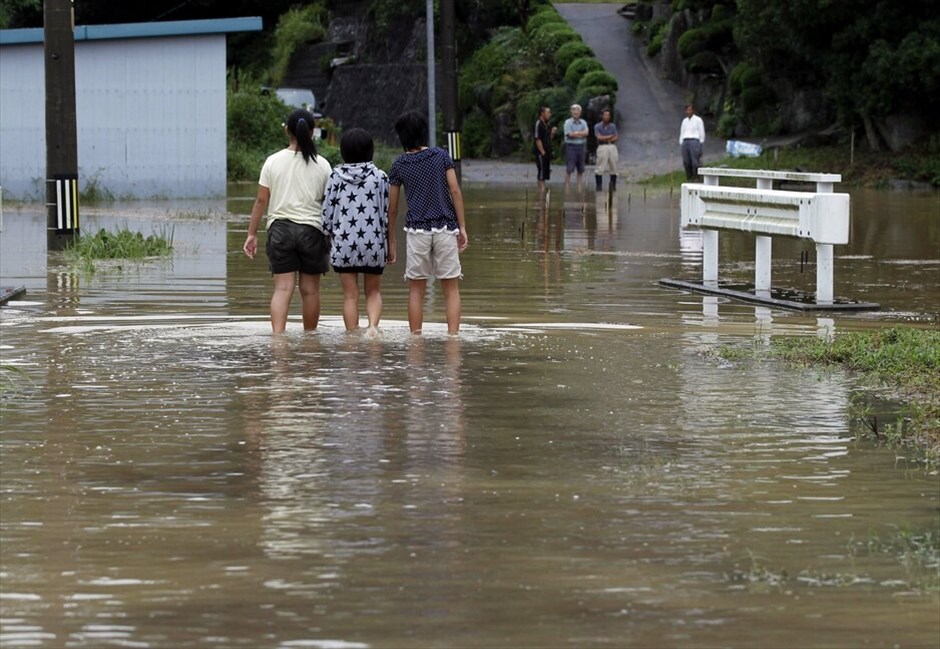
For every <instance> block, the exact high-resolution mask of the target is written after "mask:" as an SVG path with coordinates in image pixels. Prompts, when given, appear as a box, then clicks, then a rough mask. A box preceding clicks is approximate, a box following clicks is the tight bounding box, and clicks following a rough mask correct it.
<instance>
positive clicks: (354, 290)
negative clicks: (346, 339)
mask: <svg viewBox="0 0 940 649" xmlns="http://www.w3.org/2000/svg"><path fill="white" fill-rule="evenodd" d="M339 281H340V284H342V285H343V324H344V325H346V331H352V330H353V329H358V328H359V273H340V274H339Z"/></svg>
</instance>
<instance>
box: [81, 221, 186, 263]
mask: <svg viewBox="0 0 940 649" xmlns="http://www.w3.org/2000/svg"><path fill="white" fill-rule="evenodd" d="M65 254H66V258H67V259H68V260H69V262H70V263H72V264H74V265H77V266H80V267H82V269H83V270H85V271H87V272H94V271H95V261H96V260H98V261H100V260H118V259H124V260H130V261H143V260H144V259H147V258H152V257H169V256H170V255H172V254H173V231H172V229H170V231H169V232H162V233H159V234H151V235H149V236H147V237H144V235H143V234H141V233H140V232H132V231H131V230H129V229H128V228H127V227H126V226H125V227H122V228H119V229H117V230H115V231H114V232H108V231H107V230H104V229H101V230H98V232H97V233H95V234H93V235H84V236H81V237H79V238H78V239H77V240H76V241H75V242H73V243H72V244H71V245H69V246H68V247H67V248H66V250H65Z"/></svg>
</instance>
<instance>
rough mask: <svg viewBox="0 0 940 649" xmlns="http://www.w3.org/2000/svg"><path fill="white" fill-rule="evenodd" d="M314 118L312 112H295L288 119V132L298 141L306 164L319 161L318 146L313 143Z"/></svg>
mask: <svg viewBox="0 0 940 649" xmlns="http://www.w3.org/2000/svg"><path fill="white" fill-rule="evenodd" d="M313 124H314V118H313V115H312V114H311V113H310V111H307V110H300V109H298V110H295V111H294V112H293V113H291V114H290V117H288V118H287V130H288V131H289V132H290V134H291V135H293V136H294V138H295V139H296V140H297V147H298V148H299V149H300V152H301V153H302V154H303V156H304V163H305V164H306V163H309V162H310V159H311V158H313V160H314V161H316V159H317V145H316V144H315V143H314V141H313Z"/></svg>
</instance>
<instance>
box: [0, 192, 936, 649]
mask: <svg viewBox="0 0 940 649" xmlns="http://www.w3.org/2000/svg"><path fill="white" fill-rule="evenodd" d="M251 191H252V188H250V187H249V188H247V189H243V190H240V189H237V188H234V189H233V191H232V195H231V196H230V197H229V199H228V201H218V202H202V203H131V204H120V203H115V204H111V205H106V206H99V207H97V208H95V207H93V206H88V207H86V209H85V211H84V216H83V219H84V221H83V224H84V228H85V231H93V230H96V229H98V228H99V227H105V228H114V227H119V226H122V225H127V226H128V227H130V228H132V229H139V230H141V231H142V232H144V233H145V234H149V233H150V232H152V231H156V232H161V233H169V234H172V236H173V239H174V245H175V252H174V255H173V257H172V259H171V260H168V261H155V262H148V263H145V264H142V265H137V264H126V263H125V264H122V265H121V267H120V268H113V267H104V268H100V269H99V270H98V272H96V273H95V274H93V275H88V274H83V273H82V272H81V271H79V270H76V269H74V268H71V267H69V266H68V265H67V264H66V263H65V260H64V258H63V257H61V256H60V255H58V254H52V255H47V253H46V249H45V233H44V228H45V215H44V214H43V213H41V211H40V210H41V208H36V207H28V206H27V207H15V206H10V205H9V204H8V205H5V206H4V210H3V223H2V234H0V279H2V282H0V283H2V285H3V286H15V285H25V286H26V288H27V294H26V295H25V297H24V299H22V300H19V301H14V302H11V303H10V304H9V305H7V306H5V307H3V308H2V309H0V336H2V341H0V344H2V348H0V353H2V364H3V365H5V366H13V367H15V368H17V370H9V369H5V370H4V371H3V374H2V376H0V379H2V380H3V382H4V389H3V393H2V405H0V416H2V422H0V423H2V434H0V451H2V453H0V486H2V494H0V534H2V539H0V540H2V556H0V644H2V645H3V646H4V647H11V648H13V647H94V648H98V647H173V648H180V647H276V648H279V647H284V648H287V647H314V648H318V649H354V648H367V647H375V648H380V647H522V646H525V647H604V646H610V647H651V646H673V647H703V646H735V647H808V646H816V647H896V646H897V647H937V646H938V645H940V566H938V564H937V554H936V538H937V535H938V533H940V530H938V526H940V510H938V507H940V493H938V492H940V477H938V474H937V472H936V470H933V469H931V468H930V467H927V468H925V466H924V465H923V464H922V463H921V462H919V461H918V460H917V458H915V457H909V456H908V453H907V452H898V451H895V450H889V449H886V448H882V447H879V446H878V445H877V444H875V443H874V442H870V441H865V440H864V439H859V435H860V433H862V432H863V428H864V425H863V424H862V423H861V420H860V419H859V417H858V411H859V407H860V406H859V405H858V403H859V402H861V403H863V404H868V405H869V406H871V407H872V408H874V411H875V412H876V413H878V414H880V416H881V420H882V421H889V420H890V419H891V417H892V416H893V413H894V412H896V411H895V410H894V408H895V406H894V405H893V404H891V403H890V402H886V401H883V400H880V399H879V398H875V397H873V396H871V390H870V388H869V387H868V386H865V385H864V384H862V383H861V382H860V381H859V379H858V378H857V377H854V376H852V375H850V374H847V373H844V372H842V371H840V370H818V369H806V368H803V369H799V368H793V367H787V366H785V365H783V364H780V363H776V362H769V361H759V362H754V361H749V360H741V361H727V360H722V359H721V358H720V357H718V356H717V355H715V354H714V353H712V352H713V351H714V350H715V349H716V348H717V347H719V346H721V345H738V346H757V347H760V346H763V345H766V344H767V343H768V341H769V340H770V339H771V338H772V337H773V336H777V335H783V334H787V335H806V336H818V335H823V336H824V335H828V334H829V333H831V332H833V331H836V332H838V331H848V330H859V329H870V328H875V327H885V326H890V325H894V324H910V325H914V326H921V327H937V326H938V313H940V288H938V287H940V199H938V195H937V194H936V193H926V194H917V193H887V192H878V191H868V190H859V191H854V192H852V234H851V239H852V240H851V243H850V244H849V245H847V246H837V247H836V260H835V293H836V295H837V296H838V297H843V298H850V299H854V300H862V301H866V302H877V303H880V304H881V306H882V310H881V311H880V312H875V313H856V314H835V315H833V314H815V313H810V314H800V313H794V312H789V311H783V310H777V309H771V308H766V307H759V306H753V305H746V304H742V303H738V302H730V301H727V300H725V299H718V298H715V297H702V296H699V295H693V294H689V293H684V292H681V291H677V290H674V289H669V288H664V287H661V286H659V285H658V280H659V279H661V278H666V277H670V278H681V279H697V278H699V277H700V269H701V237H700V235H699V234H698V233H697V232H695V231H688V232H685V231H683V230H682V229H681V228H680V227H679V211H678V201H677V196H675V195H670V194H669V192H668V190H667V191H665V192H662V191H660V192H658V193H654V192H653V191H652V190H650V191H648V192H646V193H645V192H644V189H643V188H638V187H635V186H634V187H630V186H625V187H623V188H621V191H620V193H619V194H618V195H617V197H616V199H615V201H614V202H613V205H612V206H611V207H610V208H608V206H607V205H606V204H605V202H604V200H603V199H602V198H596V197H595V195H594V193H593V191H588V192H586V193H585V194H584V197H583V199H580V198H579V197H578V196H577V195H570V196H568V197H567V198H566V197H564V196H563V195H562V192H561V191H560V188H559V187H556V188H555V189H554V191H553V193H552V195H551V197H550V201H549V205H548V209H547V211H546V210H545V209H544V208H543V207H540V206H539V205H538V204H537V201H536V196H535V192H534V183H533V186H532V187H530V188H529V189H528V190H526V189H525V188H522V187H512V186H500V185H492V186H487V185H470V184H468V185H467V186H466V187H465V189H464V192H465V200H466V206H467V222H468V227H469V232H470V239H471V245H470V248H469V249H468V251H467V253H466V254H465V255H464V256H463V258H462V262H463V267H464V273H465V279H464V281H463V284H462V288H461V291H462V296H463V313H464V328H463V331H462V333H461V335H460V337H459V338H456V339H454V338H450V337H448V336H447V335H446V334H445V329H444V326H443V324H442V322H443V301H442V298H441V295H440V292H439V291H432V292H431V293H430V294H429V296H428V305H427V307H426V320H427V321H428V324H427V326H426V329H425V335H424V336H423V337H421V338H416V337H412V336H410V335H409V334H408V333H407V326H406V324H405V322H404V320H405V315H406V300H407V287H406V285H405V283H404V282H403V281H402V280H401V272H402V266H401V264H399V265H397V266H393V267H390V268H389V270H388V271H387V273H386V275H385V278H384V280H383V282H384V284H383V295H384V299H385V311H384V321H383V329H384V335H383V336H382V337H381V338H379V339H377V340H369V339H366V338H363V337H360V336H348V335H344V333H343V331H342V320H341V318H340V311H341V304H342V300H341V291H340V289H339V285H338V281H337V279H336V276H335V275H331V276H329V277H328V278H327V279H326V280H324V287H323V313H324V317H323V321H322V326H321V329H320V331H319V332H318V333H316V334H313V335H305V334H303V332H302V331H301V325H300V322H299V319H298V316H299V305H298V304H297V302H296V300H297V296H295V304H294V306H293V309H292V314H293V317H292V319H291V321H290V323H289V325H288V333H287V334H286V335H285V336H283V337H279V338H276V339H275V338H272V336H271V334H270V326H269V324H268V321H267V304H268V300H269V298H270V292H271V280H270V277H269V275H268V273H267V269H266V262H265V260H264V259H263V258H259V259H258V260H256V261H254V262H251V261H249V260H247V259H246V258H245V257H244V255H243V254H242V253H241V246H242V243H243V241H244V237H245V230H246V224H247V217H246V216H244V215H246V214H247V212H248V211H249V208H250V205H251V198H250V193H251ZM227 214H228V216H227ZM233 215H241V216H239V217H237V218H236V217H235V216H233ZM403 239H404V237H401V238H400V243H401V244H402V245H403V243H404V241H403ZM719 245H720V255H721V258H720V276H721V277H722V278H727V279H737V280H740V281H752V275H753V239H752V238H751V237H749V236H747V235H743V234H742V235H740V236H738V235H722V237H721V241H720V244H719ZM804 250H809V251H810V260H812V259H813V258H814V255H813V254H812V247H811V246H810V245H807V244H804V243H802V242H799V241H795V240H791V241H788V240H779V239H778V240H775V241H774V255H775V261H774V275H773V281H774V285H775V286H781V287H789V288H798V289H807V290H812V289H813V288H814V286H815V279H814V277H815V276H814V269H813V267H812V266H811V265H810V266H808V267H807V266H803V265H801V252H802V251H804ZM399 257H400V258H401V257H403V250H402V251H400V253H399ZM927 535H933V542H932V548H933V549H932V550H931V547H930V546H931V543H930V541H929V540H928V542H927V548H926V549H925V548H924V546H923V544H918V543H917V541H916V540H917V539H923V538H925V536H927Z"/></svg>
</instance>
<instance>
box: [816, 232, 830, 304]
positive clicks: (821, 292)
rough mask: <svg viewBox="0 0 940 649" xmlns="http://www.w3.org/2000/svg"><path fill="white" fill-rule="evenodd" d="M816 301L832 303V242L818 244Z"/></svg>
mask: <svg viewBox="0 0 940 649" xmlns="http://www.w3.org/2000/svg"><path fill="white" fill-rule="evenodd" d="M816 302H817V303H818V304H832V244H831V243H817V244H816Z"/></svg>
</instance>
